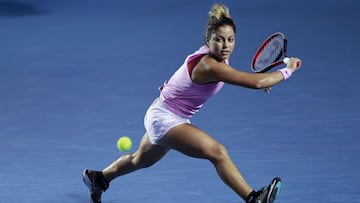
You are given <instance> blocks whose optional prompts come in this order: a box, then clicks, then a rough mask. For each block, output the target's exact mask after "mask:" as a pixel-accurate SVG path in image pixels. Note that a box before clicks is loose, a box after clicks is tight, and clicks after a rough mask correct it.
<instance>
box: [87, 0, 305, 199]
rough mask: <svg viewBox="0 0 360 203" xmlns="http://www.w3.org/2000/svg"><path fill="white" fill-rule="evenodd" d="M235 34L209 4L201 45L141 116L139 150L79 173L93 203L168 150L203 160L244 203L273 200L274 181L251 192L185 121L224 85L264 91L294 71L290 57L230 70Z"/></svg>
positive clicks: (222, 10)
mask: <svg viewBox="0 0 360 203" xmlns="http://www.w3.org/2000/svg"><path fill="white" fill-rule="evenodd" d="M235 31H236V28H235V24H234V22H233V20H232V19H231V17H230V14H229V9H228V8H227V7H226V6H224V5H222V4H215V5H214V6H213V7H212V8H211V10H210V12H209V20H208V23H207V27H206V32H205V44H204V45H203V46H201V47H200V48H199V49H198V50H197V51H196V52H194V53H193V54H190V55H189V56H187V57H186V59H185V61H184V64H182V65H181V66H180V68H179V69H178V70H177V71H176V72H175V73H174V74H173V75H172V77H171V78H170V79H169V80H168V81H167V82H165V84H164V85H163V86H162V87H161V88H160V95H159V97H158V98H156V99H155V100H154V102H153V103H152V104H151V106H150V107H149V108H148V110H147V112H146V115H145V118H144V125H145V129H146V133H145V135H144V136H143V138H142V140H141V143H140V145H139V148H138V149H137V150H136V151H135V152H134V153H130V154H127V155H122V156H121V157H120V158H119V159H117V160H115V161H114V162H113V163H112V164H110V165H109V166H107V167H106V168H104V169H103V170H102V171H94V170H89V169H85V170H84V172H83V180H84V183H85V184H86V185H87V187H88V188H89V191H90V192H89V193H90V198H91V200H92V202H93V203H100V202H101V195H102V193H103V192H104V191H105V190H107V189H108V187H109V183H110V182H111V181H112V180H114V179H115V178H117V177H119V176H122V175H125V174H128V173H131V172H133V171H136V170H138V169H141V168H146V167H149V166H151V165H153V164H154V163H156V162H157V161H159V160H160V159H161V158H162V157H163V156H164V155H166V153H167V152H168V151H169V150H170V149H174V150H177V151H179V152H182V153H183V154H185V155H188V156H190V157H195V158H200V159H207V160H209V161H210V162H211V163H212V164H213V165H214V167H215V169H216V171H217V173H218V175H219V177H220V178H221V179H222V180H223V181H224V183H225V184H226V185H228V186H229V187H230V188H231V189H232V190H233V191H234V192H236V193H237V194H238V195H239V197H240V198H242V199H243V200H244V201H245V202H248V203H265V202H266V203H271V202H273V200H274V199H276V197H277V195H278V194H279V190H280V187H281V182H280V179H279V178H274V179H273V180H272V181H271V183H270V184H269V185H268V186H266V187H264V188H262V189H260V190H257V191H255V190H254V189H252V188H251V186H250V185H249V184H248V183H247V182H246V180H245V179H244V177H243V176H242V175H241V173H240V172H239V170H238V168H237V167H236V166H235V164H234V163H233V161H232V160H231V159H230V157H229V155H228V152H227V150H226V149H225V147H224V146H223V145H221V144H220V143H219V142H217V141H216V140H215V139H214V138H212V137H211V136H210V135H208V134H207V133H206V132H204V131H202V130H201V129H199V128H197V127H196V126H194V125H193V124H191V122H190V120H189V119H190V118H191V117H192V116H193V115H194V114H196V113H197V112H198V111H199V110H200V109H201V107H202V106H203V104H204V103H205V102H206V100H207V99H208V98H209V97H211V96H213V95H215V94H216V93H217V92H218V91H219V90H220V89H221V88H222V87H223V85H224V83H228V84H232V85H237V86H242V87H246V88H252V89H266V90H267V91H268V90H269V88H270V87H272V86H274V85H276V84H278V83H280V82H281V81H284V80H285V79H286V78H288V77H289V72H290V75H291V74H292V73H293V72H295V71H296V70H297V67H296V63H297V62H299V61H300V59H298V58H290V62H289V63H288V64H287V66H286V67H285V68H284V69H286V71H275V72H271V73H246V72H242V71H238V70H236V69H235V68H233V67H231V66H230V65H229V61H228V60H229V58H230V56H231V54H232V52H233V49H234V46H235ZM285 72H286V75H285Z"/></svg>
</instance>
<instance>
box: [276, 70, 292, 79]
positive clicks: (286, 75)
mask: <svg viewBox="0 0 360 203" xmlns="http://www.w3.org/2000/svg"><path fill="white" fill-rule="evenodd" d="M279 71H280V73H281V74H282V76H283V77H284V80H286V79H288V78H289V77H290V76H291V75H292V71H291V70H290V68H282V69H280V70H279Z"/></svg>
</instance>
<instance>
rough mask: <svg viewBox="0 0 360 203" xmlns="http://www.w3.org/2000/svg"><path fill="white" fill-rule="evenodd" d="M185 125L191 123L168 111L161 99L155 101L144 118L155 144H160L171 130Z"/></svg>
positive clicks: (152, 141)
mask: <svg viewBox="0 0 360 203" xmlns="http://www.w3.org/2000/svg"><path fill="white" fill-rule="evenodd" d="M184 123H191V122H190V120H189V119H188V118H184V117H181V116H178V115H176V114H175V113H173V112H171V111H170V110H168V109H167V108H166V106H165V105H164V104H163V102H162V101H161V100H160V99H159V98H156V99H155V100H154V102H153V103H152V104H151V106H150V107H149V108H148V110H147V111H146V114H145V117H144V126H145V129H146V132H147V134H148V135H149V137H150V140H151V143H153V144H158V142H159V141H160V140H161V138H163V137H164V136H165V135H166V133H167V132H168V131H169V130H170V129H171V128H173V127H175V126H177V125H180V124H184Z"/></svg>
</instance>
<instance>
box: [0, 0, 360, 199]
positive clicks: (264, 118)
mask: <svg viewBox="0 0 360 203" xmlns="http://www.w3.org/2000/svg"><path fill="white" fill-rule="evenodd" d="M213 3H215V1H204V0H202V1H193V0H191V1H190V0H183V1H181V0H173V1H166V0H154V1H145V0H139V1H129V0H125V1H115V0H108V1H100V0H90V1H86V0H61V1H56V0H53V1H49V0H28V1H25V0H24V1H20V0H19V1H15V0H8V1H5V0H0V139H1V142H0V162H1V167H0V199H1V202H7V203H12V202H14V203H15V202H16V203H18V202H23V203H28V202H29V203H32V202H39V203H42V202H52V203H57V202H59V203H60V202H68V203H72V202H74V203H75V202H77V203H79V202H80V203H85V202H89V199H88V194H87V188H86V187H85V186H84V185H83V183H82V178H81V173H82V170H83V168H92V169H102V168H104V167H105V166H107V165H108V164H110V163H111V162H112V161H113V160H115V159H116V158H117V157H118V156H120V155H121V153H120V152H119V151H117V149H116V140H117V139H118V137H120V136H123V135H127V136H130V137H131V138H132V139H133V141H134V145H135V147H136V146H137V143H138V142H139V140H140V139H141V137H142V135H143V133H144V128H143V115H144V112H145V110H146V109H147V107H148V105H149V104H151V102H152V100H153V99H154V98H155V97H157V96H158V90H157V87H158V86H159V85H161V84H162V83H163V81H164V80H166V79H168V78H169V77H170V76H171V74H172V73H173V72H174V71H175V70H176V69H177V68H178V67H179V66H180V65H181V64H182V62H183V60H184V58H185V57H186V55H187V54H189V53H192V52H193V51H194V50H196V49H197V48H198V47H199V46H200V45H202V43H203V35H204V30H205V24H206V21H207V12H208V11H209V9H210V7H211V6H212V5H213ZM222 3H224V4H226V5H227V6H228V7H229V8H230V12H231V15H232V17H233V19H234V20H235V22H236V25H237V39H236V40H237V44H236V48H235V51H234V53H233V55H232V58H231V61H230V62H231V64H232V65H233V66H234V67H236V68H237V69H239V70H242V71H247V72H250V68H249V67H250V61H251V58H252V56H253V53H254V52H255V50H256V49H257V47H258V46H259V44H260V43H261V42H262V41H263V40H264V39H265V38H266V37H267V36H268V35H269V34H271V33H273V32H276V31H281V32H284V33H285V34H286V35H287V37H288V40H289V43H288V53H289V55H293V56H298V57H300V58H301V59H302V60H303V67H302V69H301V70H300V71H298V72H296V74H295V75H294V76H293V77H292V78H290V79H289V80H287V81H286V82H283V83H281V84H279V85H277V86H275V87H273V91H272V93H271V94H265V93H264V92H262V91H260V90H249V89H245V88H241V87H235V86H231V85H227V86H225V87H224V89H223V90H222V91H221V92H220V93H219V94H218V95H217V96H215V97H213V98H211V99H210V100H209V102H208V103H207V104H206V105H205V106H204V108H203V109H202V110H201V111H200V113H199V114H198V115H196V116H195V117H194V118H193V119H192V122H193V123H194V124H195V125H197V126H198V127H200V128H202V129H204V130H205V131H206V132H208V133H209V134H211V135H212V136H213V137H214V138H215V139H217V140H219V141H220V142H221V143H223V144H224V145H225V146H226V147H227V148H228V150H229V153H230V155H231V157H232V158H233V160H234V162H235V163H236V164H237V166H238V167H239V169H240V170H241V171H242V173H243V175H244V176H245V178H246V179H247V180H248V182H249V183H250V184H251V185H252V186H253V187H254V188H260V187H262V186H264V185H266V184H268V183H269V181H270V180H271V179H272V177H274V176H280V177H282V179H283V190H282V192H281V195H280V197H279V199H278V201H277V202H287V203H291V202H316V203H318V202H360V193H359V191H360V175H359V171H360V160H359V154H360V137H359V135H360V125H359V123H360V116H359V115H360V107H359V103H360V91H359V90H358V88H359V87H360V80H359V78H358V76H359V74H360V69H359V63H358V60H359V56H360V51H359V45H360V42H359V36H360V27H359V19H360V14H359V12H358V11H359V9H360V3H359V2H358V1H356V0H343V1H333V0H314V1H296V0H286V1H285V0H272V1H268V0H253V1H230V0H229V1H222ZM103 202H104V203H117V202H119V203H120V202H148V203H152V202H172V203H183V202H197V203H220V202H241V200H239V198H238V197H237V196H236V194H235V193H233V192H232V191H231V190H230V189H229V188H227V187H226V186H225V185H224V184H223V183H222V182H221V181H220V179H219V178H218V177H217V175H216V173H215V170H214V169H213V167H212V165H211V164H210V163H209V162H207V161H204V160H198V159H192V158H188V157H186V156H184V155H182V154H180V153H178V152H175V151H171V152H170V153H169V154H168V155H167V156H166V157H164V158H163V160H161V161H160V162H159V163H157V164H156V165H154V166H153V167H152V168H149V169H146V170H141V171H137V172H135V173H133V174H129V175H127V176H124V177H120V178H118V179H116V180H115V181H113V182H112V184H111V187H110V189H109V190H108V191H107V192H106V193H104V195H103Z"/></svg>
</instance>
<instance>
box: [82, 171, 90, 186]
mask: <svg viewBox="0 0 360 203" xmlns="http://www.w3.org/2000/svg"><path fill="white" fill-rule="evenodd" d="M86 172H87V169H84V171H83V174H82V177H83V181H84V184H85V185H86V187H88V188H89V190H91V189H92V183H91V180H90V179H89V177H88V176H87V175H86Z"/></svg>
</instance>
